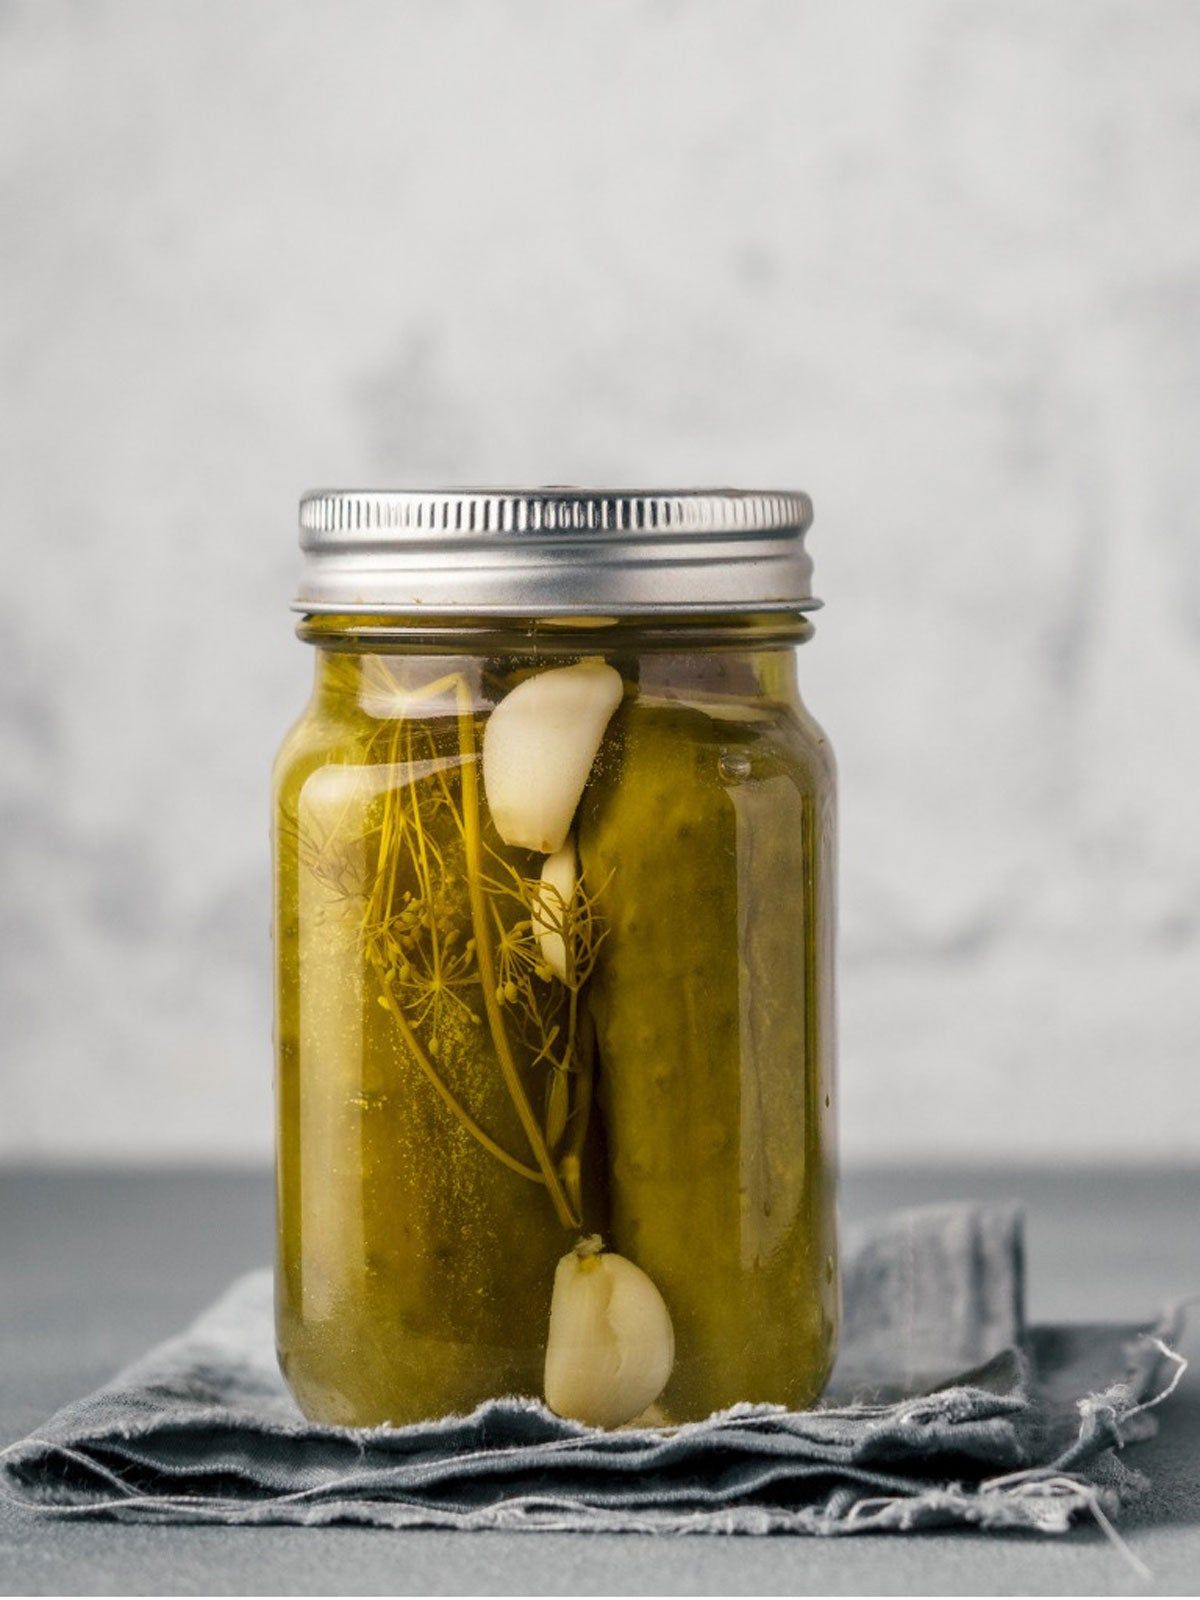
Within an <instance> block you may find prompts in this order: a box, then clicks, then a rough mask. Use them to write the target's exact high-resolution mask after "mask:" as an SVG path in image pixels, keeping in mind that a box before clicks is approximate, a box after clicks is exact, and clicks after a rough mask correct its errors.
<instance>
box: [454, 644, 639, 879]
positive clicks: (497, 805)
mask: <svg viewBox="0 0 1200 1600" xmlns="http://www.w3.org/2000/svg"><path fill="white" fill-rule="evenodd" d="M620 701H621V675H620V673H619V672H617V671H615V670H614V668H612V667H610V666H608V665H606V663H605V662H603V661H599V660H589V661H581V662H579V663H578V665H577V666H573V667H551V668H549V669H548V670H547V671H546V672H539V673H536V674H535V675H534V676H533V677H532V678H526V679H525V680H524V682H522V683H519V684H518V685H517V686H516V688H515V689H513V690H511V691H510V692H509V693H508V694H506V695H505V697H504V699H503V700H501V701H500V703H499V705H498V706H497V707H496V709H495V710H494V711H493V712H492V714H491V716H490V717H489V718H488V722H487V727H486V728H485V729H484V731H483V787H484V792H485V794H486V795H487V803H488V806H489V808H490V810H491V813H492V821H493V822H494V823H495V824H496V831H497V832H498V833H499V835H500V837H501V838H502V839H503V840H504V842H505V844H511V845H517V846H519V847H521V848H523V849H526V850H542V851H545V852H546V853H547V854H550V853H553V852H555V851H557V850H560V849H561V848H562V845H563V842H564V840H565V839H566V837H567V832H568V830H569V829H570V826H571V819H572V818H573V817H574V815H575V809H576V807H577V806H578V804H579V800H580V796H581V795H582V794H583V786H584V784H585V783H586V782H587V778H588V773H589V772H590V771H591V766H592V762H593V761H594V760H595V759H596V751H597V750H599V748H600V741H601V739H602V738H603V737H604V730H605V728H606V727H607V726H608V719H609V718H610V717H611V716H612V714H613V712H614V711H615V710H616V709H617V706H618V705H619V704H620Z"/></svg>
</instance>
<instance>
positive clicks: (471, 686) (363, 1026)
mask: <svg viewBox="0 0 1200 1600" xmlns="http://www.w3.org/2000/svg"><path fill="white" fill-rule="evenodd" d="M481 506H482V507H484V509H483V510H481V509H480V507H481ZM664 507H665V508H667V509H666V510H664ZM364 508H365V509H364ZM464 508H469V509H467V510H464ZM530 508H534V509H533V510H531V509H530ZM547 508H550V509H547ZM614 508H615V509H614ZM629 508H633V509H629ZM764 508H765V509H764ZM772 508H774V509H772ZM809 515H810V512H809V510H808V505H807V501H806V500H805V499H804V497H803V496H769V497H768V496H752V495H742V496H738V495H733V494H732V493H730V492H722V493H721V494H719V495H703V494H699V493H692V494H688V495H682V496H681V495H672V496H669V497H667V496H649V495H638V496H629V495H621V496H617V495H610V494H600V493H584V492H582V491H569V492H568V491H540V492H537V493H530V494H507V495H504V494H500V493H490V492H483V491H481V492H478V493H473V494H470V495H457V494H446V495H440V496H439V495H428V494H426V495H418V494H401V493H394V494H378V495H365V494H349V493H347V494H331V493H327V494H321V495H316V496H310V497H308V498H307V499H306V501H305V502H303V503H302V522H305V523H306V532H305V542H306V548H307V552H308V571H307V574H306V580H305V587H304V589H303V590H302V593H301V597H300V599H299V601H298V603H297V604H298V607H299V609H301V610H302V611H303V612H304V617H303V620H302V622H301V624H300V629H299V632H300V635H301V637H302V638H303V639H305V640H307V641H308V642H310V643H311V644H313V645H314V646H315V647H316V675H315V688H314V694H313V698H312V700H311V702H310V704H309V706H308V708H307V710H306V711H305V712H304V714H303V715H302V716H301V718H300V720H299V722H298V723H297V724H296V725H295V727H294V728H293V729H292V730H291V732H290V733H289V735H288V736H287V739H286V741H285V743H284V746H283V749H282V751H281V753H280V756H279V758H278V761H277V764H276V770H275V875H276V912H275V941H276V959H277V1020H276V1034H277V1051H278V1244H279V1254H278V1275H277V1310H278V1343H279V1355H280V1362H281V1365H282V1368H283V1371H284V1373H285V1375H286V1378H287V1380H288V1383H289V1384H290V1386H291V1388H292V1390H293V1392H294V1394H295V1396H296V1398H297V1400H298V1401H299V1403H300V1405H301V1407H302V1408H303V1410H304V1411H305V1413H306V1414H307V1415H308V1416H310V1417H312V1418H314V1419H316V1420H319V1421H323V1422H332V1423H342V1424H349V1425H355V1426H366V1425H374V1424H378V1423H383V1422H390V1423H394V1424H400V1423H404V1422H407V1421H411V1420H414V1419H417V1418H422V1417H429V1416H435V1415H441V1414H445V1413H451V1412H462V1411H466V1410H469V1409H470V1408H472V1407H473V1406H475V1405H476V1404H478V1403H479V1402H481V1401H484V1400H486V1399H488V1398H491V1397H495V1396H499V1395H504V1394H531V1395H539V1396H544V1398H545V1399H546V1402H547V1403H548V1404H549V1405H550V1407H551V1408H552V1409H554V1410H557V1411H559V1412H560V1413H562V1414H564V1415H569V1416H574V1417H577V1418H579V1419H580V1420H582V1421H585V1422H590V1423H595V1424H597V1425H602V1426H617V1425H620V1424H622V1423H625V1422H630V1421H634V1420H638V1421H640V1422H642V1423H656V1422H661V1423H675V1422H680V1421H684V1420H688V1419H693V1418H698V1417H702V1416H705V1415H707V1414H708V1413H710V1412H711V1411H713V1410H716V1409H719V1408H721V1407H725V1406H728V1405H731V1404H733V1403H734V1402H737V1401H742V1400H745V1401H768V1402H776V1403H779V1404H782V1405H785V1406H789V1407H800V1406H804V1405H806V1404H808V1403H809V1402H811V1401H812V1400H813V1399H814V1398H815V1397H816V1396H817V1395H818V1394H819V1393H820V1390H821V1388H822V1386H823V1384H824V1382H825V1379H826V1377H827V1375H828V1371H829V1368H830V1365H831V1362H832V1357H833V1350H834V1342H835V1337H836V1324H837V1306H838V1289H837V1269H836V1246H835V1217H834V1151H833V1142H832V1113H831V1092H832V1084H831V1079H832V1073H833V1057H834V1014H833V943H834V809H833V808H834V769H833V760H832V755H831V752H830V749H829V746H828V743H827V741H826V739H825V737H824V735H823V734H822V732H821V730H820V729H819V728H818V726H817V725H816V723H815V722H814V721H813V719H812V718H811V716H810V715H809V714H808V712H807V710H806V709H805V707H804V706H803V704H802V702H801V699H800V693H799V687H798V678H797V652H796V646H797V645H798V644H799V643H801V642H802V641H803V640H805V639H807V638H808V637H809V635H810V634H811V632H812V628H811V624H810V623H809V622H808V620H807V618H806V616H805V615H804V613H805V612H806V611H807V610H808V609H811V607H812V606H813V605H814V604H815V602H813V601H812V599H811V596H810V594H809V592H808V587H807V584H808V570H809V569H808V562H807V557H806V556H805V555H804V553H803V535H804V531H805V528H806V526H807V522H808V518H809ZM506 517H507V518H508V519H509V521H508V525H507V526H505V519H506ZM522 517H524V519H525V521H524V526H522V525H521V518H522ZM652 518H653V519H654V520H652ZM456 519H457V526H456V525H455V522H456ZM606 519H607V521H606ZM548 521H549V522H550V525H549V526H548V525H547V524H548ZM488 523H490V524H491V525H490V526H488V525H487V524H488ZM464 524H466V532H467V535H468V537H466V538H464V537H463V528H464ZM481 524H483V525H481ZM531 524H536V525H531ZM764 551H765V552H766V554H764ZM756 552H757V554H756ZM756 562H757V564H758V570H757V572H755V571H753V570H750V569H753V568H754V567H755V565H756ZM464 568H465V574H464ZM684 568H689V569H691V570H689V571H687V572H684ZM697 568H703V569H704V570H703V574H702V576H703V579H704V585H705V587H704V589H703V594H697V593H696V583H697V581H698V577H699V576H700V575H701V574H698V573H697V571H696V570H695V569H697ZM764 568H765V569H769V571H768V572H767V574H766V575H764ZM652 569H653V571H652ZM464 576H465V578H466V580H467V582H468V583H469V584H470V586H471V587H472V588H473V589H474V590H475V591H476V593H477V594H478V599H476V600H474V601H473V603H472V604H473V608H472V609H467V606H466V602H465V601H463V600H462V598H461V595H460V593H459V591H460V589H461V588H462V587H463V586H464ZM756 586H757V587H756ZM772 586H773V589H774V591H775V592H770V593H762V592H761V591H762V590H763V589H764V588H766V589H771V588H772ZM681 589H683V590H684V591H685V593H684V597H683V598H680V590H681ZM784 589H786V591H787V592H786V593H781V592H778V591H781V590H784ZM668 592H671V593H673V594H674V595H675V599H674V602H673V603H669V602H668V599H667V594H668ZM518 608H520V609H518Z"/></svg>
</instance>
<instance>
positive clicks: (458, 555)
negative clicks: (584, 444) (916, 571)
mask: <svg viewBox="0 0 1200 1600" xmlns="http://www.w3.org/2000/svg"><path fill="white" fill-rule="evenodd" d="M811 521H812V502H811V501H810V500H809V498H808V496H807V495H805V494H799V493H795V492H791V491H782V492H778V493H775V492H759V491H753V490H743V489H681V490H645V489H574V488H558V487H557V486H555V487H549V488H541V489H422V490H409V489H315V490H313V491H312V492H311V493H309V494H306V495H305V496H304V498H303V499H302V500H301V502H300V546H301V549H302V550H303V551H304V572H303V577H302V580H301V584H300V592H299V594H298V595H297V597H296V600H295V602H294V608H295V609H296V610H297V611H305V612H379V613H384V614H398V615H405V616H411V615H413V614H414V613H419V612H428V613H430V614H431V615H450V614H454V613H476V614H480V615H484V616H563V615H580V616H589V615H590V616H598V615H616V616H626V615H629V614H631V613H640V612H659V613H673V612H714V613H719V612H738V611H811V610H814V609H815V608H816V607H817V606H819V605H820V601H819V600H816V599H815V598H814V597H813V593H812V561H811V559H810V557H809V555H808V553H807V551H806V550H805V548H804V535H805V533H806V531H807V529H808V526H809V524H810V523H811Z"/></svg>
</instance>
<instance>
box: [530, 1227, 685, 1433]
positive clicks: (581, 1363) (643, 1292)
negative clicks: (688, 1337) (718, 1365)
mask: <svg viewBox="0 0 1200 1600" xmlns="http://www.w3.org/2000/svg"><path fill="white" fill-rule="evenodd" d="M601 1248H602V1247H601V1243H600V1240H599V1238H597V1237H596V1236H595V1235H593V1236H592V1237H591V1238H589V1239H584V1240H582V1241H581V1242H580V1244H579V1245H577V1246H576V1248H575V1249H574V1250H572V1251H571V1252H570V1254H569V1255H565V1256H564V1257H563V1258H562V1260H561V1261H560V1262H559V1263H558V1267H557V1268H556V1270H555V1273H554V1295H553V1298H552V1300H551V1302H550V1336H549V1339H548V1341H547V1344H546V1378H545V1393H546V1404H547V1405H548V1406H549V1407H550V1409H551V1411H555V1412H557V1413H558V1415H559V1416H560V1417H573V1418H574V1419H575V1420H576V1421H577V1422H586V1423H589V1424H590V1425H591V1426H592V1427H595V1428H616V1427H619V1426H620V1425H621V1423H623V1422H629V1421H631V1420H632V1419H633V1418H634V1417H636V1416H638V1415H639V1414H640V1413H641V1412H643V1411H644V1410H645V1409H646V1407H647V1406H650V1405H653V1404H654V1402H655V1401H656V1400H657V1399H658V1397H659V1395H660V1394H661V1393H662V1391H663V1389H664V1388H665V1387H666V1382H667V1379H668V1378H669V1377H670V1376H671V1368H672V1366H673V1365H674V1363H675V1331H674V1329H673V1328H672V1326H671V1314H670V1312H669V1311H668V1310H667V1306H666V1302H665V1301H664V1300H663V1297H662V1295H661V1294H659V1292H658V1290H657V1289H656V1288H655V1286H654V1284H653V1283H652V1282H651V1280H650V1279H649V1278H648V1277H647V1276H646V1274H645V1273H644V1272H643V1271H642V1269H641V1267H635V1266H634V1264H633V1262H632V1261H627V1260H626V1259H625V1257H624V1256H618V1255H613V1254H612V1253H611V1252H605V1253H603V1254H601Z"/></svg>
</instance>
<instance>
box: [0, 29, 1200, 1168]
mask: <svg viewBox="0 0 1200 1600" xmlns="http://www.w3.org/2000/svg"><path fill="white" fill-rule="evenodd" d="M1198 60H1200V5H1198V4H1195V3H1192V0H1181V3H1170V0H1091V3H1087V4H1065V3H1064V4H1058V5H1047V4H1046V3H1045V0H1030V3H1018V0H1008V3H986V0H972V3H964V0H906V3H905V4H903V5H900V4H897V3H895V0H869V3H868V0H849V3H847V0H837V3H834V0H827V3H824V4H805V3H800V0H797V3H791V4H789V3H775V4H767V3H761V0H688V3H683V0H679V3H669V0H660V3H657V4H655V3H651V0H640V3H638V0H603V3H602V0H574V3H572V4H569V5H568V4H564V3H562V0H543V3H533V0H530V3H522V0H478V3H464V0H437V3H417V0H391V3H386V4H385V3H380V4H374V3H367V0H350V3H347V0H337V3H334V0H303V3H302V4H295V3H287V4H285V3H264V0H252V3H247V0H205V3H204V4H199V3H181V0H171V3H162V0H146V3H136V0H126V3H114V4H105V3H102V0H89V3H88V4H66V3H60V0H40V3H25V4H14V3H11V0H10V3H8V4H3V5H0V208H2V209H0V217H2V220H0V263H2V283H0V352H2V354H0V484H2V486H3V523H4V544H3V566H2V569H0V570H2V589H0V606H2V614H0V640H2V643H0V653H2V662H3V666H2V671H0V841H2V846H0V848H2V849H3V861H2V863H0V870H2V881H3V893H2V896H0V917H2V922H0V940H2V957H3V962H2V989H0V1006H2V1037H3V1045H2V1060H3V1068H2V1070H3V1115H2V1116H0V1153H3V1154H6V1155H8V1156H13V1157H54V1156H62V1157H78V1156H86V1157H94V1156H114V1157H115V1156H124V1155H136V1156H139V1157H149V1158H162V1159H165V1160H170V1159H175V1158H177V1157H178V1156H180V1155H189V1156H200V1157H206V1156H220V1155H239V1156H240V1155H245V1156H256V1155H259V1154H261V1153H263V1152H264V1151H265V1150H266V1148H267V1146H268V1140H269V1082H270V1049H269V1040H268V1032H269V1026H268V1009H269V1008H268V986H269V954H268V945H267V914H268V913H267V906H268V893H267V855H266V850H267V835H266V829H267V801H266V779H267V768H268V763H269V760H270V757H271V753H272V750H273V748H274V746H275V744H276V743H277V741H278V738H279V736H280V734H281V732H282V731H283V728H284V726H285V725H286V723H287V722H288V721H289V720H290V718H291V717H292V716H293V715H294V714H295V712H296V711H297V710H298V708H299V706H300V704H301V702H302V700H303V697H304V695H305V693H306V684H307V675H308V670H309V663H308V661H307V660H306V652H305V650H304V648H303V647H302V646H301V645H299V644H298V643H296V642H295V641H294V639H293V638H292V636H291V621H290V619H289V616H288V613H287V611H286V601H287V599H288V596H289V591H290V587H291V585H292V582H293V580H294V573H295V560H294V554H293V550H294V521H293V510H294V502H295V499H296V496H297V494H298V492H299V491H300V489H302V488H304V487H306V486H308V485H310V484H313V483H317V482H337V481H364V480H366V481H376V482H395V483H421V482H429V481H434V480H460V481H463V480H466V481H480V480H486V479H498V480H502V481H518V480H522V479H526V480H534V481H557V482H563V481H588V480H592V481H594V480H600V479H616V480H626V481H680V482H687V481H714V480H716V481H732V482H745V483H758V482H763V483H772V484H773V483H784V484H791V483H796V484H799V485H801V486H803V487H805V488H807V489H809V490H810V492H811V493H812V494H813V497H814V499H815V501H816V504H817V513H818V521H817V527H816V531H815V534H814V539H813V549H814V553H815V556H816V560H817V572H818V587H819V589H820V590H821V592H822V593H824V594H825V596H826V597H827V599H828V601H829V609H828V610H827V611H826V612H825V614H824V616H823V618H822V620H821V623H820V628H819V633H818V637H817V639H816V641H815V642H814V643H813V644H811V645H810V646H808V647H807V648H806V650H805V654H804V672H805V675H806V680H807V685H808V694H809V699H810V702H811V704H812V706H813V708H814V709H815V711H816V712H817V714H818V715H819V716H820V717H821V719H822V720H823V721H824V722H825V724H826V726H827V727H828V728H829V730H830V732H831V734H832V736H833V738H834V741H835V744H836V746H837V747H838V749H839V752H840V756H841V767H842V780H843V793H844V804H843V818H844V830H843V905H844V919H843V927H844V937H843V947H842V948H843V968H842V996H843V1007H842V1015H843V1041H844V1049H843V1068H842V1083H843V1093H842V1106H843V1112H842V1124H843V1131H844V1139H845V1147H846V1151H847V1153H848V1155H850V1156H852V1157H857V1158H866V1157H880V1156H886V1157H892V1158H898V1159H908V1158H914V1157H915V1158H920V1157H925V1156H929V1157H931V1158H934V1159H938V1158H947V1157H954V1158H958V1159H963V1158H971V1157H993V1158H1010V1157H1013V1156H1019V1157H1021V1158H1025V1159H1033V1160H1036V1159H1041V1158H1050V1159H1059V1158H1067V1159H1070V1158H1075V1159H1082V1158H1085V1157H1092V1158H1094V1157H1104V1156H1106V1155H1108V1154H1110V1153H1116V1152H1118V1151H1121V1152H1124V1153H1126V1154H1132V1155H1133V1156H1135V1157H1139V1158H1145V1159H1148V1160H1149V1159H1156V1158H1162V1159H1166V1158H1187V1157H1194V1156H1196V1155H1197V1154H1200V1089H1198V1084H1200V1072H1198V1071H1197V1066H1198V1060H1197V1056H1198V1047H1200V1017H1198V1008H1197V1000H1196V991H1197V989H1198V988H1200V984H1198V982H1197V979H1198V977H1200V961H1198V954H1200V805H1198V803H1197V794H1196V790H1197V780H1198V779H1200V759H1198V752H1197V740H1198V738H1200V544H1198V541H1197V531H1196V522H1197V510H1196V507H1197V502H1198V500H1200V452H1198V450H1197V435H1198V433H1200V203H1198V202H1200V183H1198V179H1200V76H1198V74H1197V71H1196V63H1197V61H1198Z"/></svg>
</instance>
